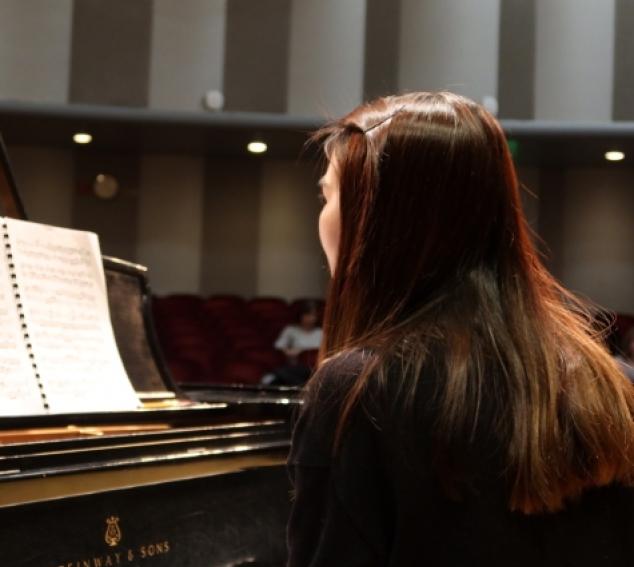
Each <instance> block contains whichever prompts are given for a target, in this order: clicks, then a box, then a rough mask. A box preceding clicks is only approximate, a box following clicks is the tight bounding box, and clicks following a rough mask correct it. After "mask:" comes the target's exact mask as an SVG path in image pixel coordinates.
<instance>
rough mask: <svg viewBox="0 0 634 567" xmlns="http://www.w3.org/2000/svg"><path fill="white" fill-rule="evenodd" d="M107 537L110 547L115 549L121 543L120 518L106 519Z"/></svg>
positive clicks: (111, 517)
mask: <svg viewBox="0 0 634 567" xmlns="http://www.w3.org/2000/svg"><path fill="white" fill-rule="evenodd" d="M106 524H107V527H106V535H105V537H104V539H105V540H106V543H107V544H108V545H109V546H110V547H114V546H115V545H117V544H118V543H119V542H120V541H121V529H120V528H119V518H118V516H110V517H109V518H106Z"/></svg>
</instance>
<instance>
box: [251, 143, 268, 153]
mask: <svg viewBox="0 0 634 567" xmlns="http://www.w3.org/2000/svg"><path fill="white" fill-rule="evenodd" d="M267 148H268V146H267V145H266V144H265V143H264V142H257V141H253V142H249V143H248V144H247V150H249V151H250V152H251V153H252V154H263V153H264V152H265V151H266V150H267Z"/></svg>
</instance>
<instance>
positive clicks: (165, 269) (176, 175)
mask: <svg viewBox="0 0 634 567" xmlns="http://www.w3.org/2000/svg"><path fill="white" fill-rule="evenodd" d="M204 173H205V171H204V159H203V158H202V157H194V156H179V155H163V154H151V155H145V156H142V158H141V184H140V187H139V208H138V215H139V216H138V235H137V260H138V261H139V262H140V263H141V264H144V265H146V266H147V267H148V268H149V270H150V274H151V283H152V289H153V290H154V292H155V293H157V294H165V293H169V292H173V291H179V292H185V293H198V292H199V291H200V262H201V257H202V228H203V189H204V181H205V180H204Z"/></svg>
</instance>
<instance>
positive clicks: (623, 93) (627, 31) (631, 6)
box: [612, 0, 634, 120]
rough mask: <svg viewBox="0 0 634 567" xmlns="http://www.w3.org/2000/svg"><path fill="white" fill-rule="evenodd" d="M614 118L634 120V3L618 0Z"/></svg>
mask: <svg viewBox="0 0 634 567" xmlns="http://www.w3.org/2000/svg"><path fill="white" fill-rule="evenodd" d="M615 19H616V21H615V30H614V92H613V95H612V97H613V98H612V118H613V119H614V120H634V34H633V33H632V30H634V2H632V0H616V15H615Z"/></svg>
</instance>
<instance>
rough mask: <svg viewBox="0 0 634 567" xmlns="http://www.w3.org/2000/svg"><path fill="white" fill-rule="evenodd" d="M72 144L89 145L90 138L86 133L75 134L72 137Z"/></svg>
mask: <svg viewBox="0 0 634 567" xmlns="http://www.w3.org/2000/svg"><path fill="white" fill-rule="evenodd" d="M73 142H75V143H76V144H90V142H92V136H91V135H90V134H88V133H86V132H77V134H74V135H73Z"/></svg>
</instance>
